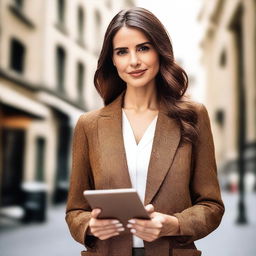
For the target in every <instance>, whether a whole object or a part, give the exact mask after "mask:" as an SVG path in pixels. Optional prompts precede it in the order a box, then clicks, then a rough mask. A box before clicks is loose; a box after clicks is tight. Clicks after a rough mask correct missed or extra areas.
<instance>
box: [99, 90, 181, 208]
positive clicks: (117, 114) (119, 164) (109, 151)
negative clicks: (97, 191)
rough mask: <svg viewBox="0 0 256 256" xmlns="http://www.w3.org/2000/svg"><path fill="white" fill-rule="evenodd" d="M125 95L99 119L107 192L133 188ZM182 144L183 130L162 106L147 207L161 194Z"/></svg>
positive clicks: (150, 175)
mask: <svg viewBox="0 0 256 256" xmlns="http://www.w3.org/2000/svg"><path fill="white" fill-rule="evenodd" d="M123 96H124V93H122V94H121V95H120V96H119V97H118V98H117V99H116V100H115V101H114V102H112V103H111V104H109V105H108V106H106V107H105V108H104V109H103V110H102V112H101V114H100V118H99V119H98V138H99V150H100V158H101V165H102V170H103V175H104V179H102V185H101V187H102V188H104V189H108V188H109V189H113V188H130V187H132V184H131V180H130V176H129V171H128V166H127V160H126V154H125V148H124V141H123V132H122V102H123ZM179 142H180V128H179V126H178V124H177V122H176V121H175V120H174V119H171V118H169V117H168V116H167V112H166V110H165V108H164V107H163V106H160V111H159V114H158V120H157V124H156V131H155V136H154V141H153V146H152V152H151V157H150V162H149V168H148V175H147V184H146V193H145V202H144V203H145V205H146V204H149V203H150V202H151V201H152V199H153V198H154V196H155V195H156V193H157V191H158V190H159V188H160V186H161V184H162V182H163V181H164V179H165V176H166V174H167V172H168V170H169V169H170V167H171V165H172V162H173V159H174V156H175V153H176V150H177V148H178V145H179Z"/></svg>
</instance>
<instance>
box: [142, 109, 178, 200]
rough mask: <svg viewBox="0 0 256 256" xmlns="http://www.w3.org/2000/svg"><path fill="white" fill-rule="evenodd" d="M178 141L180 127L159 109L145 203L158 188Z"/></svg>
mask: <svg viewBox="0 0 256 256" xmlns="http://www.w3.org/2000/svg"><path fill="white" fill-rule="evenodd" d="M179 142H180V128H179V126H178V124H177V122H176V121H175V120H174V119H171V118H169V117H168V116H167V113H166V111H162V110H161V109H160V111H159V114H158V120H157V124H156V131H155V137H154V141H153V146H152V153H151V158H150V163H149V168H148V176H147V185H146V194H145V202H144V203H145V205H147V204H149V203H150V202H151V201H152V199H153V198H154V196H155V195H156V193H157V191H158V190H159V188H160V186H161V184H162V182H163V180H164V178H165V176H166V174H167V172H168V170H169V169H170V167H171V165H172V162H173V159H174V156H175V152H176V150H177V148H178V145H179Z"/></svg>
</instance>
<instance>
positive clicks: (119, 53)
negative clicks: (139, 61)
mask: <svg viewBox="0 0 256 256" xmlns="http://www.w3.org/2000/svg"><path fill="white" fill-rule="evenodd" d="M126 53H127V50H125V49H123V50H118V51H117V52H116V54H117V55H119V56H122V55H125V54H126Z"/></svg>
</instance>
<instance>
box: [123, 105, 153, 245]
mask: <svg viewBox="0 0 256 256" xmlns="http://www.w3.org/2000/svg"><path fill="white" fill-rule="evenodd" d="M122 113H123V115H122V124H123V125H122V130H123V139H124V147H125V153H126V159H127V165H128V170H129V175H130V179H131V183H132V187H133V188H135V189H136V190H137V192H138V194H139V197H140V199H141V201H142V203H143V202H144V198H145V191H146V182H147V173H148V166H149V160H150V156H151V150H152V145H153V139H154V134H155V128H156V122H157V116H156V117H155V118H154V120H153V121H152V122H151V123H150V125H149V126H148V128H147V129H146V131H145V132H144V134H143V137H142V138H141V140H140V141H139V143H138V144H137V143H136V139H135V136H134V133H133V130H132V127H131V124H130V122H129V120H128V118H127V116H126V114H125V111H124V110H122ZM133 247H135V248H138V247H144V243H143V240H142V239H140V238H138V237H136V236H133Z"/></svg>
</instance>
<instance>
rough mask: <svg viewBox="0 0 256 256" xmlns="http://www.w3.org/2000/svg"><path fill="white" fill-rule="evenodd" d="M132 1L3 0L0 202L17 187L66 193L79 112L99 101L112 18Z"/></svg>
mask: <svg viewBox="0 0 256 256" xmlns="http://www.w3.org/2000/svg"><path fill="white" fill-rule="evenodd" d="M132 5H133V1H132V0H118V1H115V0H97V1H96V0H95V1H92V0H33V1H26V0H1V1H0V56H1V57H0V206H1V207H5V206H13V205H21V204H22V193H21V191H22V185H24V184H25V183H33V184H35V182H40V183H44V184H46V185H47V191H48V195H49V197H48V199H50V201H51V199H52V200H53V201H54V202H62V201H63V200H65V198H66V193H67V189H68V179H69V170H70V158H71V154H70V153H71V150H70V149H71V138H72V132H73V128H74V125H75V123H76V121H77V118H78V116H79V115H80V114H81V113H83V112H86V111H89V110H91V109H94V108H97V107H99V106H101V104H102V103H101V100H100V99H99V97H98V96H97V93H96V90H95V89H94V86H93V75H94V71H95V69H96V64H97V58H98V54H99V50H100V48H101V43H102V40H103V35H104V32H105V29H106V26H107V25H108V23H109V21H110V19H111V18H112V17H113V16H114V14H116V12H117V11H118V10H120V9H122V8H126V7H130V6H132Z"/></svg>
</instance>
